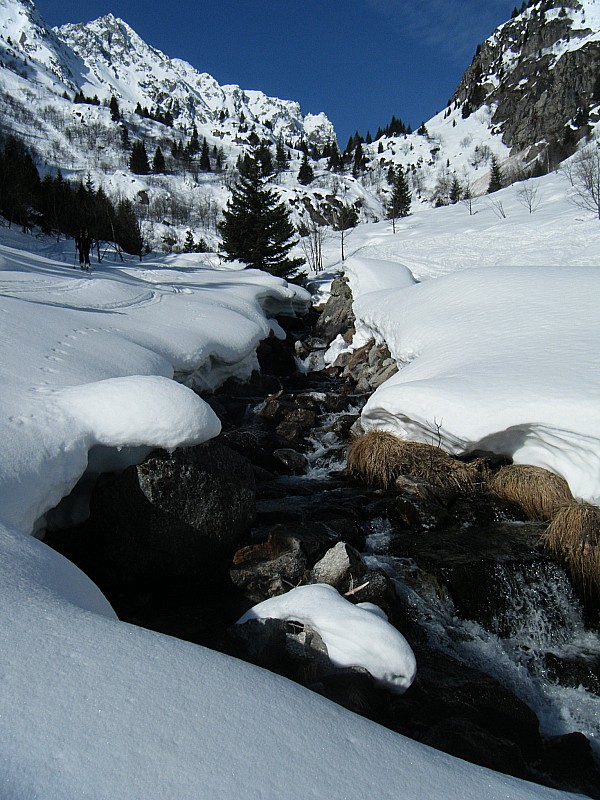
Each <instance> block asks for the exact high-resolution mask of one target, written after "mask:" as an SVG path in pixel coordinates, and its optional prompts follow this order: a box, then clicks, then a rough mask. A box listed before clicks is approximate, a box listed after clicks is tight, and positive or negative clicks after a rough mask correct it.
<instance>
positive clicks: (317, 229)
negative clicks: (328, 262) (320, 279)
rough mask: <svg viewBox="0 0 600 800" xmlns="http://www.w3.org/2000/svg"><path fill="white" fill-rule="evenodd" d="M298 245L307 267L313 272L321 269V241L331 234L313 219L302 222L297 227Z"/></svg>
mask: <svg viewBox="0 0 600 800" xmlns="http://www.w3.org/2000/svg"><path fill="white" fill-rule="evenodd" d="M298 233H299V234H300V246H301V247H302V252H303V253H304V258H305V259H306V263H307V264H308V266H309V268H310V269H312V270H313V271H314V272H321V271H322V270H323V243H324V242H325V241H326V240H327V239H328V238H329V236H331V232H330V231H329V230H328V229H327V228H326V227H324V226H323V225H318V224H317V223H316V222H314V221H312V220H311V221H310V222H309V223H308V224H306V223H302V224H301V225H300V226H299V227H298Z"/></svg>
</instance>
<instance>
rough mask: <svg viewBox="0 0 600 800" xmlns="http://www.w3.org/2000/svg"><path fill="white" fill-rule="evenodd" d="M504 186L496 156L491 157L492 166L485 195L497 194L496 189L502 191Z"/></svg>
mask: <svg viewBox="0 0 600 800" xmlns="http://www.w3.org/2000/svg"><path fill="white" fill-rule="evenodd" d="M503 185H504V180H503V178H502V170H501V169H500V165H499V164H498V159H497V158H496V156H492V164H491V167H490V182H489V184H488V189H487V193H488V194H492V193H493V192H497V191H498V189H502V186H503Z"/></svg>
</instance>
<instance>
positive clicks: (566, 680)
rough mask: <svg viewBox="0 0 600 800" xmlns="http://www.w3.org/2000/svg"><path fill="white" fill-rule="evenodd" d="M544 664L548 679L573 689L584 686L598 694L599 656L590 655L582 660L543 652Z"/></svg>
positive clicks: (599, 687)
mask: <svg viewBox="0 0 600 800" xmlns="http://www.w3.org/2000/svg"><path fill="white" fill-rule="evenodd" d="M544 665H545V668H546V670H547V673H548V679H549V680H551V681H557V682H558V683H560V684H561V685H562V686H571V687H572V688H573V689H577V688H578V687H579V686H584V687H585V688H586V689H587V690H588V691H590V692H593V693H594V694H597V695H600V656H597V655H595V656H590V657H588V658H586V659H583V660H582V659H570V658H567V657H564V656H558V655H556V653H545V654H544Z"/></svg>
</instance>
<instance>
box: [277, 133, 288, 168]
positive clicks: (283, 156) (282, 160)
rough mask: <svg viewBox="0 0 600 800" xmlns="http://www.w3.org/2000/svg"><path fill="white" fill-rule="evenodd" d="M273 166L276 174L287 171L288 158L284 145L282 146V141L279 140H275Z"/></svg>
mask: <svg viewBox="0 0 600 800" xmlns="http://www.w3.org/2000/svg"><path fill="white" fill-rule="evenodd" d="M275 164H276V167H277V173H278V174H279V173H280V172H283V171H284V170H285V169H287V165H288V157H287V152H286V150H285V145H284V144H283V140H282V139H281V138H280V139H278V140H277V145H276V148H275Z"/></svg>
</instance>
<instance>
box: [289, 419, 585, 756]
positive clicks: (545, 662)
mask: <svg viewBox="0 0 600 800" xmlns="http://www.w3.org/2000/svg"><path fill="white" fill-rule="evenodd" d="M358 411H359V409H358V408H357V409H355V412H356V413H358ZM351 413H352V412H351ZM335 418H336V415H335V414H330V415H327V416H326V417H325V419H324V420H322V422H321V424H320V426H319V427H318V428H317V429H315V430H314V431H313V433H312V435H311V437H310V439H309V442H308V445H309V452H308V453H307V457H308V461H309V467H308V470H307V472H306V475H304V476H301V477H299V478H294V479H292V480H296V481H306V480H314V479H315V478H318V479H320V480H323V479H324V478H326V477H327V475H329V474H330V473H331V472H335V471H338V470H340V469H342V468H343V467H344V465H345V461H344V452H345V448H344V447H341V446H340V442H339V440H338V438H337V436H336V435H335V434H334V433H332V432H331V431H330V430H329V428H330V426H331V424H332V423H333V422H334V421H335ZM287 480H290V479H287ZM394 536H395V533H394V530H393V527H392V525H391V524H390V522H389V521H388V520H387V519H383V518H375V519H372V520H371V521H370V523H369V524H368V530H367V539H366V547H365V553H364V554H363V555H364V558H365V560H366V561H367V563H368V565H369V566H371V567H380V568H382V569H384V570H385V571H386V572H387V574H388V575H389V576H390V577H391V578H392V580H393V581H394V584H395V587H396V591H397V593H398V594H399V596H400V597H401V598H402V599H403V601H404V603H405V604H407V605H408V606H409V607H411V608H412V609H413V611H414V618H415V619H418V620H419V624H420V626H421V627H422V629H423V630H424V631H425V633H426V636H427V639H428V642H429V644H430V645H431V647H433V648H434V649H437V650H440V651H442V652H444V653H447V654H448V655H451V656H453V657H454V658H456V659H457V660H458V661H460V662H462V663H465V664H467V665H469V666H472V667H474V668H476V669H479V670H481V671H483V672H486V673H488V674H490V675H492V676H493V677H494V678H496V679H497V680H498V681H499V682H500V683H501V684H503V685H504V686H506V687H507V688H508V689H510V690H511V691H513V692H514V693H515V694H516V695H517V696H518V697H519V698H520V699H521V700H523V701H524V702H525V703H526V704H527V705H528V706H529V707H530V708H531V709H533V710H534V711H535V713H536V714H537V716H538V718H539V720H540V727H541V731H542V733H545V734H548V735H560V734H565V733H570V732H573V731H580V732H581V733H583V734H585V735H586V736H587V737H588V738H589V740H590V742H591V743H592V747H593V749H594V751H595V753H596V755H597V756H600V636H599V635H598V634H597V633H595V632H593V631H590V630H588V629H586V627H585V624H584V615H583V610H582V607H581V604H580V602H579V600H578V598H577V596H576V594H575V592H574V591H573V588H572V586H571V584H570V582H569V580H568V578H567V575H566V573H565V571H564V570H563V569H562V568H561V567H559V566H558V565H556V564H554V563H552V562H545V561H535V562H532V563H531V564H530V565H528V566H526V567H515V565H514V564H511V565H509V566H505V565H504V564H502V563H498V564H497V565H496V567H495V570H494V572H495V574H494V578H493V580H492V582H491V583H492V584H493V586H494V591H495V592H496V595H497V597H498V611H497V614H496V616H495V618H494V619H493V620H492V622H491V624H490V625H489V626H488V629H486V628H483V627H482V626H481V625H480V624H478V623H477V622H474V621H473V620H467V619H461V618H460V617H459V616H458V614H457V613H456V609H455V607H454V604H453V602H452V599H451V597H450V595H449V594H448V593H447V592H446V591H445V590H444V589H443V588H441V587H440V584H439V583H437V582H432V581H431V577H430V576H429V575H428V574H427V573H426V572H425V571H424V570H422V569H421V568H420V567H419V565H418V564H417V563H416V562H415V561H414V560H412V559H409V558H398V557H396V556H393V555H390V545H391V544H392V542H393V540H394Z"/></svg>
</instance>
